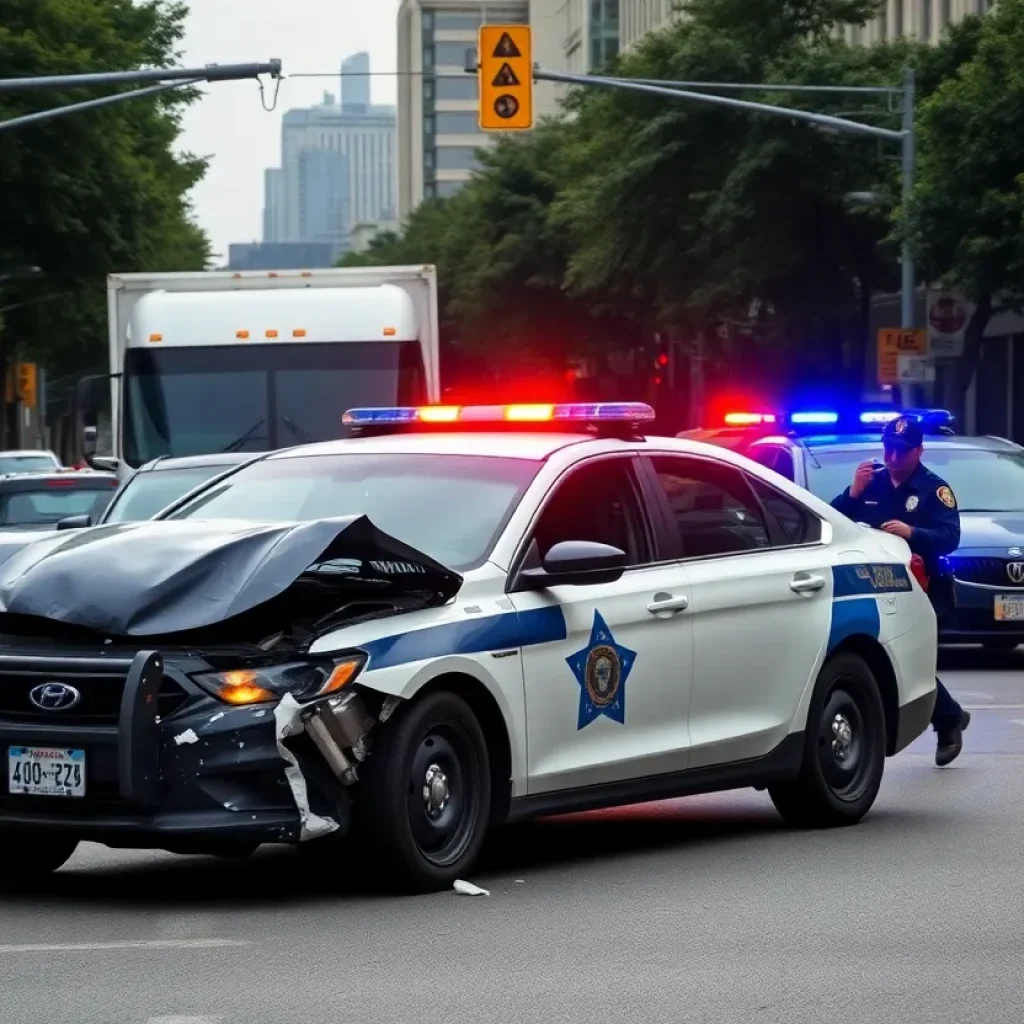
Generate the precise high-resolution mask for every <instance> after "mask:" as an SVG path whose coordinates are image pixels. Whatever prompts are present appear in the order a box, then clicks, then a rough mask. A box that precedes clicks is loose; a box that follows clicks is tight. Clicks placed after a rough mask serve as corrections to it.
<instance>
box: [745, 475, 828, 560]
mask: <svg viewBox="0 0 1024 1024" xmlns="http://www.w3.org/2000/svg"><path fill="white" fill-rule="evenodd" d="M750 485H751V486H752V487H753V488H754V490H755V492H756V493H757V496H758V497H759V498H760V499H761V502H762V504H763V505H764V507H765V508H766V509H767V510H768V515H770V516H771V517H772V518H773V519H774V520H775V522H776V523H778V524H779V529H780V530H781V531H782V534H783V536H784V537H785V538H786V542H787V543H789V544H815V543H817V542H818V541H819V540H821V520H820V519H819V518H818V517H817V516H816V515H814V513H812V512H810V511H808V510H807V509H805V508H803V507H802V506H800V505H798V504H797V503H796V502H795V501H793V500H791V499H790V498H788V497H786V495H784V494H782V493H781V492H779V491H777V490H775V488H774V487H772V486H770V485H769V484H767V483H765V482H764V481H763V480H758V479H757V478H756V477H754V476H751V477H750Z"/></svg>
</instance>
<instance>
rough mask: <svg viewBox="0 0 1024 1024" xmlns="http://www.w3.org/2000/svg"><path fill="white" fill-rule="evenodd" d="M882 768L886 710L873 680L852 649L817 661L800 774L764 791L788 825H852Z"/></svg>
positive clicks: (878, 780)
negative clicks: (818, 666) (819, 666)
mask: <svg viewBox="0 0 1024 1024" xmlns="http://www.w3.org/2000/svg"><path fill="white" fill-rule="evenodd" d="M884 768H885V711H884V709H883V707H882V698H881V694H880V693H879V690H878V683H877V682H876V681H875V678H874V676H873V675H872V673H871V669H870V668H869V667H868V666H867V664H866V663H865V662H864V661H863V660H862V659H861V658H859V657H857V655H855V654H840V655H838V656H837V657H835V658H832V659H830V660H829V661H828V662H826V663H825V665H824V666H823V667H822V670H821V673H820V675H819V676H818V681H817V683H816V685H815V688H814V694H813V696H812V698H811V706H810V711H809V713H808V716H807V730H806V733H805V739H804V755H803V764H802V766H801V769H800V775H799V776H798V777H797V778H796V780H794V781H792V782H786V783H782V784H780V785H777V786H770V787H769V789H768V794H769V796H770V797H771V798H772V803H774V804H775V807H776V808H777V809H778V811H779V813H780V814H781V815H782V816H783V818H785V819H786V821H787V822H788V823H789V824H790V825H794V826H796V827H802V828H834V827H836V826H840V825H853V824H855V823H856V822H858V821H860V820H861V818H863V817H864V815H865V814H867V812H868V811H869V810H870V809H871V805H872V804H873V803H874V802H875V797H876V796H877V795H878V789H879V786H881V784H882V773H883V771H884Z"/></svg>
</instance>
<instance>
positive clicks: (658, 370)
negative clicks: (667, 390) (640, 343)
mask: <svg viewBox="0 0 1024 1024" xmlns="http://www.w3.org/2000/svg"><path fill="white" fill-rule="evenodd" d="M670 362H671V357H670V356H669V353H668V346H667V345H666V344H665V342H664V341H662V339H661V336H660V335H657V336H656V337H655V342H654V364H653V370H654V383H655V384H664V383H665V378H666V377H667V375H668V372H669V363H670Z"/></svg>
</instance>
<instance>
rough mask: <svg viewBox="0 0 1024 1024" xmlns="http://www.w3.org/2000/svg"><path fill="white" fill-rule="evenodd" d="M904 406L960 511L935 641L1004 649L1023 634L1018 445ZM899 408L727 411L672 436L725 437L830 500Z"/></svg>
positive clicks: (1023, 534)
mask: <svg viewBox="0 0 1024 1024" xmlns="http://www.w3.org/2000/svg"><path fill="white" fill-rule="evenodd" d="M904 414H905V415H909V416H911V417H914V418H915V419H917V420H918V421H919V422H920V424H921V427H922V430H923V432H924V434H925V438H924V457H923V461H924V464H925V465H926V466H927V467H928V468H929V469H931V470H932V471H933V472H935V473H937V474H938V475H939V476H940V477H942V478H943V479H944V480H946V481H948V483H949V486H950V488H951V489H952V491H953V493H954V494H955V495H956V501H957V506H958V511H959V514H960V531H961V535H960V546H959V548H958V549H957V550H956V552H954V554H953V555H952V556H951V557H949V558H948V559H947V560H946V561H947V562H948V564H949V568H950V569H951V571H952V574H953V578H954V591H955V603H956V606H955V608H954V609H953V610H951V611H950V613H949V615H948V617H945V616H944V617H943V621H942V626H941V633H940V642H942V643H949V644H956V643H968V644H982V645H983V646H985V647H986V648H989V649H993V650H1012V649H1013V648H1015V647H1017V646H1018V645H1019V644H1021V643H1024V448H1022V447H1021V446H1020V445H1018V444H1015V443H1014V442H1013V441H1009V440H1006V439H1005V438H1001V437H991V436H984V437H968V436H961V435H958V434H956V433H954V430H953V417H952V416H951V415H950V413H949V412H948V411H947V410H944V409H909V410H904ZM900 415H901V412H900V410H894V409H881V408H872V409H863V410H854V411H852V412H850V413H841V412H837V411H834V410H820V409H807V410H800V411H795V412H790V413H783V412H765V411H744V412H738V411H734V412H727V413H725V415H724V416H723V422H722V423H721V424H720V425H719V426H716V427H712V428H710V429H707V430H699V431H687V432H686V433H685V434H683V435H680V436H684V437H685V436H690V437H700V438H703V439H704V440H707V441H709V442H711V443H714V444H720V445H725V446H727V447H729V448H731V449H732V450H734V451H738V452H740V453H742V454H744V455H746V456H747V457H748V458H750V459H753V460H754V461H755V462H759V463H760V464H761V465H764V466H767V467H768V468H769V469H772V470H774V471H775V472H777V473H780V474H781V475H782V476H784V477H785V478H786V479H787V480H793V481H795V482H796V483H797V484H799V485H800V486H801V487H805V488H807V489H808V490H810V491H811V492H813V493H814V494H816V495H817V496H818V497H819V498H822V499H823V500H824V501H832V499H833V498H835V497H836V496H837V495H839V494H841V493H842V491H843V490H844V489H845V488H846V487H848V486H849V485H850V482H851V481H852V479H853V474H854V470H855V469H856V468H857V466H858V465H859V464H860V463H861V462H864V461H865V460H868V459H872V458H874V459H877V460H878V461H879V463H881V458H882V442H881V431H882V428H883V426H884V425H885V423H887V422H888V421H889V420H893V419H896V418H898V417H899V416H900Z"/></svg>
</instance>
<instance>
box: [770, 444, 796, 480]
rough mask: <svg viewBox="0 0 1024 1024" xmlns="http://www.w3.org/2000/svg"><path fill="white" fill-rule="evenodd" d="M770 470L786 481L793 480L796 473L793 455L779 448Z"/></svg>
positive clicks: (786, 449) (787, 450)
mask: <svg viewBox="0 0 1024 1024" xmlns="http://www.w3.org/2000/svg"><path fill="white" fill-rule="evenodd" d="M772 469H774V470H775V472H776V473H778V474H779V476H784V477H785V478H786V479H787V480H795V479H796V471H795V466H794V465H793V453H792V452H791V451H790V450H789V449H788V448H779V449H778V454H777V455H776V456H775V463H774V465H773V466H772Z"/></svg>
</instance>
